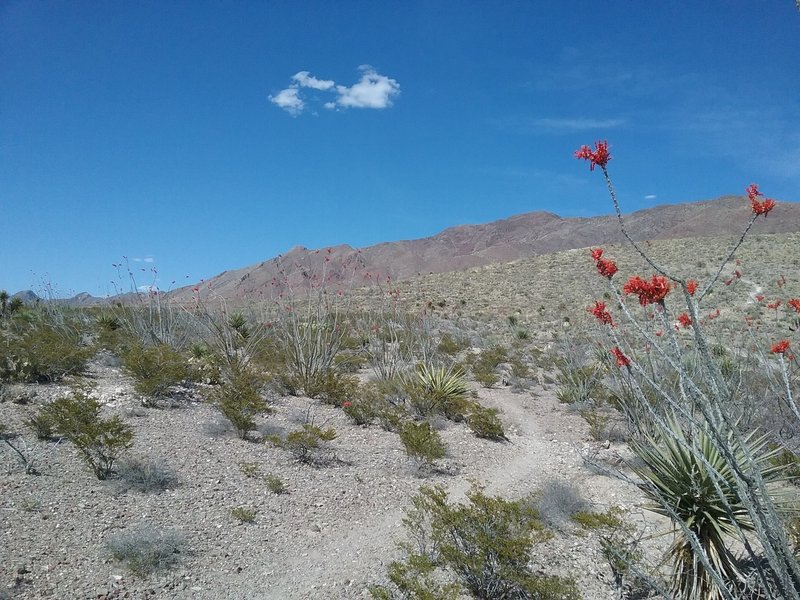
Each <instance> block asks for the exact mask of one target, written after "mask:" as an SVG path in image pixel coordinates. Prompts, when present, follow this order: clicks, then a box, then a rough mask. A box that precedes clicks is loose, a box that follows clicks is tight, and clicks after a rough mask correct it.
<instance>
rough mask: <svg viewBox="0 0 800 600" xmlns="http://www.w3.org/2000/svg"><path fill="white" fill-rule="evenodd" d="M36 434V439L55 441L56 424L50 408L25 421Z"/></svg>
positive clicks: (33, 414) (29, 416)
mask: <svg viewBox="0 0 800 600" xmlns="http://www.w3.org/2000/svg"><path fill="white" fill-rule="evenodd" d="M23 422H24V423H25V425H27V426H28V427H30V428H31V430H33V432H34V433H35V434H36V439H39V440H42V441H47V440H51V439H53V433H54V427H55V426H54V424H53V416H52V415H51V414H50V411H49V410H48V407H47V406H45V407H43V408H40V409H39V410H37V411H36V412H35V413H32V414H29V415H28V418H27V419H25V421H23Z"/></svg>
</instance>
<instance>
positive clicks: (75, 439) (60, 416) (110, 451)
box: [44, 391, 133, 480]
mask: <svg viewBox="0 0 800 600" xmlns="http://www.w3.org/2000/svg"><path fill="white" fill-rule="evenodd" d="M44 410H46V411H47V414H48V415H49V416H50V418H51V420H52V423H53V429H54V430H55V431H57V432H58V433H59V434H61V435H62V436H64V437H65V438H67V439H68V440H69V441H70V442H72V443H73V445H74V446H75V447H76V448H77V449H78V452H79V453H80V455H81V457H82V458H83V460H84V461H85V462H86V464H87V465H89V467H90V468H91V469H92V471H93V472H94V474H95V476H96V477H97V478H98V479H101V480H102V479H107V478H108V477H109V476H110V475H111V474H112V473H114V464H115V463H116V461H117V459H118V458H119V457H120V456H121V455H122V454H123V453H124V452H125V451H126V450H128V449H129V448H130V447H131V446H132V445H133V429H131V428H130V426H128V425H126V424H125V423H123V421H122V419H120V418H119V416H117V415H115V416H113V417H111V418H109V419H104V418H102V417H101V416H100V413H101V411H102V407H101V405H100V403H99V402H98V401H97V400H95V399H94V398H91V397H90V396H89V395H88V394H87V393H86V392H84V391H74V392H73V393H72V394H70V395H69V396H67V397H65V398H59V399H58V400H54V401H53V402H51V403H50V404H49V405H47V407H46V408H45V409H44Z"/></svg>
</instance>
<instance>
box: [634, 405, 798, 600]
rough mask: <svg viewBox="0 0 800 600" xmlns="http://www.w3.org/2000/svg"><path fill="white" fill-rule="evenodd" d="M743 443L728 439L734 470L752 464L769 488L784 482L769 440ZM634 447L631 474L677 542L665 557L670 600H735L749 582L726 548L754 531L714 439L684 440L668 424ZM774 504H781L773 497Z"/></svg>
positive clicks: (701, 434)
mask: <svg viewBox="0 0 800 600" xmlns="http://www.w3.org/2000/svg"><path fill="white" fill-rule="evenodd" d="M743 440H744V443H743V445H739V444H737V443H736V442H735V441H734V439H733V436H732V435H730V436H728V442H727V447H729V448H732V449H733V451H734V462H735V464H737V465H747V464H750V465H752V468H754V469H757V470H758V471H760V473H761V477H762V478H763V479H764V481H765V482H766V483H769V484H774V483H776V482H778V481H781V480H782V479H784V476H783V473H782V471H783V470H784V469H783V467H781V466H780V465H777V466H776V465H775V464H774V463H771V462H770V461H771V459H772V458H773V457H774V455H775V453H776V451H774V450H769V449H768V440H767V438H766V436H762V437H756V436H755V434H754V433H751V434H750V435H748V436H745V437H744V438H743ZM744 445H746V446H747V447H746V448H745V447H743V446H744ZM631 447H632V448H633V450H634V452H635V453H636V454H637V455H638V457H639V458H640V459H641V461H642V463H643V464H642V466H640V467H637V468H635V469H634V470H635V471H636V474H637V475H638V476H639V477H641V478H642V480H643V482H642V484H641V486H640V487H641V489H642V491H643V492H644V493H645V495H646V496H647V497H648V498H649V499H650V500H651V501H652V502H653V504H652V505H651V506H649V507H648V508H649V509H650V510H652V511H653V512H655V513H658V514H660V515H663V516H666V517H669V518H670V519H671V520H672V521H673V525H674V526H675V539H674V541H673V543H672V545H671V546H670V547H669V549H668V550H667V554H666V557H665V558H666V561H667V562H671V564H672V566H673V570H672V578H671V587H672V593H673V594H674V596H673V597H674V598H676V599H682V600H720V599H722V598H731V597H735V596H738V594H737V593H736V590H737V589H740V588H741V586H742V585H743V584H744V583H745V580H746V575H745V574H744V573H743V572H742V569H741V567H740V566H739V563H740V561H738V560H737V557H736V555H735V554H734V553H733V552H732V551H731V549H730V542H731V541H733V540H740V541H741V540H742V534H743V533H744V532H748V531H753V529H754V526H753V522H752V520H751V518H750V515H749V513H748V510H747V508H746V506H745V505H744V503H743V502H742V500H741V498H740V495H739V493H738V491H737V486H736V480H735V477H734V474H733V472H732V470H731V461H730V459H729V460H726V459H725V458H724V457H723V455H722V454H721V453H720V452H719V451H718V449H717V447H716V446H715V444H714V441H713V437H712V432H710V431H709V430H708V429H707V428H701V429H698V430H695V431H693V432H692V435H691V436H689V435H687V434H686V433H685V432H684V430H683V428H682V427H681V425H680V424H679V423H678V421H677V419H675V418H674V417H673V418H671V419H668V420H667V422H666V427H661V431H660V435H658V436H657V438H655V437H645V438H643V439H640V440H636V441H632V442H631ZM748 454H749V456H750V457H751V458H750V459H749V460H748V458H747V456H748ZM773 498H774V499H775V500H776V501H778V503H779V501H780V498H779V497H778V495H777V494H775V495H774V496H773Z"/></svg>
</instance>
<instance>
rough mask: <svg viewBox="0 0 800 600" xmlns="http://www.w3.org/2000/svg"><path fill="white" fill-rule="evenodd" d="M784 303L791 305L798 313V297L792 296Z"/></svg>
mask: <svg viewBox="0 0 800 600" xmlns="http://www.w3.org/2000/svg"><path fill="white" fill-rule="evenodd" d="M786 304H788V305H789V306H791V307H792V308H793V309H794V310H795V312H799V313H800V298H792V299H791V300H789V301H787V302H786Z"/></svg>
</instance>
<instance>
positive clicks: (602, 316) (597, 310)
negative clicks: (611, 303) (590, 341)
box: [586, 300, 614, 326]
mask: <svg viewBox="0 0 800 600" xmlns="http://www.w3.org/2000/svg"><path fill="white" fill-rule="evenodd" d="M586 310H587V311H589V312H590V313H591V314H593V315H594V316H595V317H596V318H597V320H598V321H600V322H601V323H602V324H603V325H611V326H613V325H614V320H613V319H612V318H611V313H610V312H608V310H607V309H606V303H605V302H600V301H599V300H596V301H595V303H594V306H593V307H592V308H587V309H586Z"/></svg>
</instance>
